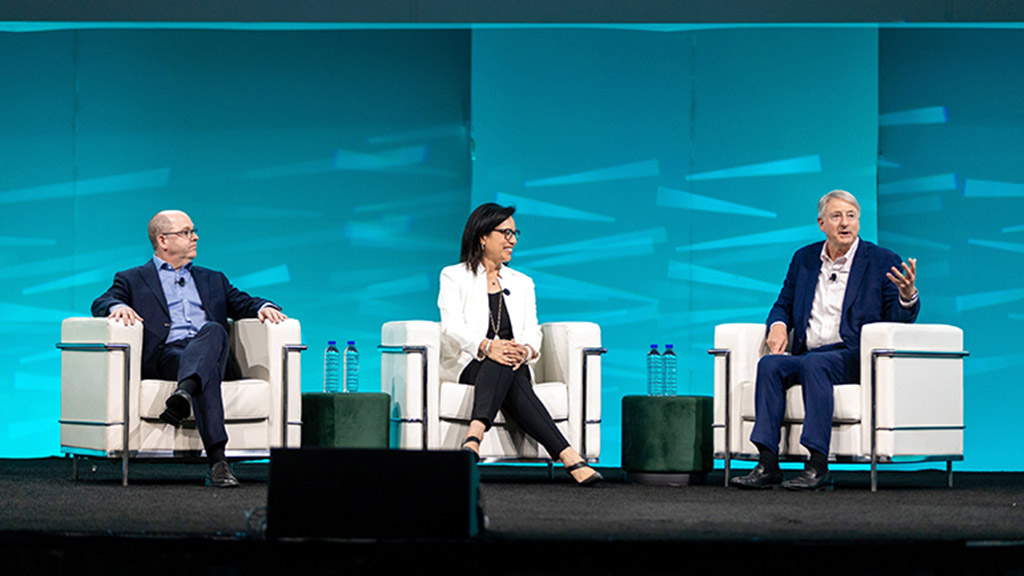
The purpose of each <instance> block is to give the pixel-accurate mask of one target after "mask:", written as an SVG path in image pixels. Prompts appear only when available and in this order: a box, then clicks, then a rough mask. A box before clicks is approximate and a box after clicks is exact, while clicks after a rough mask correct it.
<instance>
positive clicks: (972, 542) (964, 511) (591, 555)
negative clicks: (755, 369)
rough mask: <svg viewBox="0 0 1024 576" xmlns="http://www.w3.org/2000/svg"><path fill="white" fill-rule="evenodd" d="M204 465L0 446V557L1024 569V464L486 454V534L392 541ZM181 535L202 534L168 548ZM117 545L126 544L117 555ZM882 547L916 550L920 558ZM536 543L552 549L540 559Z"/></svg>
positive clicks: (521, 566) (255, 475)
mask: <svg viewBox="0 0 1024 576" xmlns="http://www.w3.org/2000/svg"><path fill="white" fill-rule="evenodd" d="M205 471H206V467H205V466H204V465H202V464H166V463H139V464H133V465H132V466H131V468H130V485H129V486H128V487H122V486H121V485H120V468H119V466H118V465H117V464H116V463H113V462H107V461H97V462H95V464H94V465H93V464H91V463H86V464H85V465H84V466H82V467H81V469H80V479H79V480H78V481H73V480H72V479H71V461H70V460H67V459H62V458H50V459H40V460H0V553H2V555H0V568H2V567H3V566H4V564H5V563H8V562H16V564H13V566H14V567H15V568H21V569H33V570H35V569H42V570H43V572H45V573H62V572H63V569H64V568H67V569H68V570H70V569H71V568H72V567H73V566H72V564H71V560H72V559H77V561H78V562H79V563H78V564H77V567H78V569H76V570H74V571H76V572H79V573H80V572H81V570H80V569H82V568H88V567H89V566H93V564H92V562H96V563H97V564H96V565H95V566H96V568H97V569H99V568H100V567H101V566H105V569H104V570H106V569H109V568H110V567H111V565H110V564H109V562H115V565H116V563H117V562H122V561H123V562H125V563H126V565H130V562H131V559H132V558H137V557H140V556H146V560H151V559H152V557H153V554H156V555H157V556H156V557H160V555H161V554H164V553H170V554H172V556H171V557H172V558H173V557H174V554H179V555H180V554H184V555H185V556H186V558H188V559H189V561H188V562H186V563H185V564H186V565H188V566H191V569H192V571H193V573H194V570H195V569H196V566H197V565H199V566H206V563H205V562H202V559H203V558H206V556H205V555H206V554H210V555H213V556H216V557H218V558H220V557H222V556H226V558H232V559H231V560H228V564H229V565H232V566H236V567H241V565H242V564H245V565H249V563H253V564H252V566H251V567H252V568H266V567H267V566H268V564H266V563H261V562H260V561H259V559H260V558H261V557H263V555H264V554H270V553H271V552H273V558H274V559H275V561H280V560H282V559H288V558H292V559H293V560H292V561H294V562H300V564H301V560H299V559H305V560H308V561H312V559H315V558H319V557H321V556H322V555H326V556H330V557H335V556H336V555H337V551H338V550H346V551H347V552H346V554H345V556H344V557H345V558H346V560H345V561H344V562H346V563H347V562H349V561H350V560H351V559H362V560H360V563H359V564H358V566H349V567H350V568H357V567H362V568H365V569H368V571H371V572H372V571H375V569H374V570H369V568H370V567H378V568H380V567H388V568H393V569H403V568H405V567H406V564H404V563H406V562H408V567H410V568H415V567H418V568H422V567H423V566H424V565H429V564H431V563H434V562H436V563H445V562H447V561H449V560H450V558H451V557H455V558H458V557H466V558H471V559H472V558H476V557H478V558H479V559H480V560H481V561H485V562H486V559H487V558H490V557H491V555H492V554H498V555H502V556H505V557H507V558H508V559H507V560H506V562H505V563H504V564H502V569H498V571H499V572H505V573H524V572H526V573H531V572H532V573H540V572H558V573H562V574H564V573H566V571H568V572H572V571H574V570H572V569H568V570H567V569H566V566H565V565H563V563H562V562H560V561H559V559H560V558H562V559H563V560H565V561H569V562H570V563H571V562H578V561H582V562H583V564H582V565H589V566H590V567H591V568H593V569H596V571H597V572H598V573H621V572H625V571H633V570H634V569H638V568H640V567H644V568H645V571H648V572H650V571H653V572H656V573H661V571H660V570H659V569H658V568H657V567H658V566H661V564H659V563H658V562H659V559H666V560H667V559H668V557H670V556H671V557H673V558H675V557H676V556H679V555H682V556H680V558H678V559H677V560H678V561H682V560H683V559H685V557H686V556H689V555H691V554H700V555H701V556H704V555H711V557H713V558H715V559H716V560H715V562H716V564H721V563H722V562H725V563H726V565H730V566H732V565H743V564H746V561H743V560H742V558H743V557H744V556H747V555H749V554H757V555H760V557H767V558H771V559H773V561H774V562H776V563H782V564H784V565H785V564H786V563H787V562H789V559H790V558H792V559H793V562H794V563H793V564H792V566H799V565H800V564H799V562H803V561H806V560H807V559H813V558H815V557H819V558H827V559H831V558H832V557H833V556H834V555H835V554H841V555H844V556H846V555H847V554H849V555H852V556H854V557H856V558H857V559H858V560H857V561H856V562H847V561H842V560H841V561H840V563H839V564H837V565H834V566H831V567H830V569H829V571H830V572H831V573H836V572H839V573H864V574H867V573H900V572H902V571H903V569H907V568H913V569H914V570H917V571H920V570H921V569H925V570H926V572H927V571H930V572H931V573H956V572H949V571H950V570H952V568H953V566H954V565H959V564H961V563H970V564H971V565H973V566H975V567H977V568H984V569H985V570H984V571H985V572H987V573H1017V574H1019V573H1020V571H1021V570H1024V474H1021V473H966V472H965V473H956V474H955V476H954V479H955V487H954V488H953V489H948V488H946V487H945V473H944V472H941V471H937V470H935V471H931V470H929V471H919V472H885V471H884V470H883V472H882V473H881V475H880V490H879V491H878V492H876V493H871V492H870V490H869V484H868V475H867V473H866V472H837V473H835V474H834V475H835V477H836V483H835V484H836V489H835V490H834V491H832V492H821V493H813V494H804V493H791V492H786V491H783V490H769V491H761V492H745V491H739V490H735V489H727V488H724V487H722V485H721V483H722V473H721V471H719V472H717V473H713V474H712V475H711V477H710V478H709V481H708V484H706V485H701V486H686V487H669V486H638V485H633V484H627V483H625V482H624V474H623V473H622V472H621V471H619V470H610V469H602V473H603V474H604V475H605V477H606V478H607V479H608V481H607V482H605V483H603V484H601V485H599V486H597V487H595V488H592V489H581V488H578V487H576V486H574V485H572V483H571V482H570V481H569V478H568V476H567V475H566V474H565V473H564V472H562V471H561V470H558V469H556V472H555V478H554V480H549V479H548V477H547V469H546V468H544V467H513V466H481V480H482V482H481V498H482V502H483V506H484V511H485V513H486V515H487V518H488V525H487V529H486V531H485V532H484V533H483V534H481V536H479V537H477V538H475V539H471V540H470V539H467V540H466V541H461V542H459V541H445V542H432V541H428V540H418V541H412V540H405V541H402V540H391V541H386V542H381V541H375V540H356V541H339V540H328V539H305V540H287V541H275V540H271V539H267V538H265V537H264V536H263V533H262V530H261V522H260V521H261V520H262V519H263V518H264V517H265V512H266V510H265V506H266V497H267V485H266V481H267V476H268V465H267V464H266V463H265V462H263V463H259V462H257V463H238V464H236V465H235V472H236V474H237V475H238V477H239V479H240V481H241V483H242V486H241V487H240V488H238V489H231V490H215V489H207V488H204V487H203V486H202V480H203V476H204V475H205ZM424 497H425V498H429V497H430V495H429V494H424ZM339 521H344V519H339ZM395 521H396V522H401V519H400V518H396V519H395ZM178 542H186V543H189V544H187V545H181V546H180V551H179V552H177V553H172V552H166V550H167V549H168V548H171V549H172V550H173V549H176V548H179V544H177V543H178ZM125 543H130V544H131V545H130V546H127V545H125ZM103 550H109V551H110V552H111V555H110V556H111V557H115V558H118V559H117V560H106V562H108V564H105V565H104V564H103V562H104V560H103V557H104V553H103ZM126 550H127V552H126ZM414 552H417V553H418V554H420V556H418V557H419V558H420V560H419V561H415V558H417V556H416V554H415V553H414ZM872 552H875V553H877V554H882V555H889V556H891V555H892V554H896V556H895V558H899V557H903V556H905V557H906V561H905V562H909V564H906V563H904V562H899V561H897V562H895V563H894V560H893V557H890V558H886V559H884V560H883V559H881V558H878V557H876V554H873V553H872ZM236 554H237V557H236ZM410 554H412V555H411V556H410ZM531 555H532V556H533V557H535V558H543V559H544V561H545V563H543V564H541V565H534V564H532V563H530V561H529V558H530V557H531ZM563 556H564V558H563ZM55 558H59V561H57V560H55ZM243 558H244V559H243ZM89 559H92V560H89ZM40 562H44V564H40ZM47 562H48V563H50V564H46V563H47ZM54 562H56V564H53V563H54ZM424 562H425V564H424ZM550 562H553V564H551V563H550ZM689 562H690V560H686V563H685V565H689ZM240 563H241V564H240ZM737 563H739V564H737ZM51 564H52V568H53V569H50V567H49V566H50V565H51ZM147 564H149V562H148V561H147ZM671 565H672V564H666V565H665V566H666V567H670V566H671ZM676 565H677V566H681V565H683V564H676ZM176 566H177V564H175V563H174V562H173V561H172V562H170V563H167V564H161V570H158V572H161V571H162V572H165V573H178V571H177V570H176ZM534 568H535V569H534ZM85 571H86V572H88V570H87V569H86V570H85ZM356 571H360V570H358V569H357V570H356ZM489 571H490V572H494V570H493V569H492V570H489ZM672 571H675V570H672V569H668V568H667V572H672ZM200 572H202V570H200ZM0 573H3V574H13V573H15V572H8V571H6V570H0Z"/></svg>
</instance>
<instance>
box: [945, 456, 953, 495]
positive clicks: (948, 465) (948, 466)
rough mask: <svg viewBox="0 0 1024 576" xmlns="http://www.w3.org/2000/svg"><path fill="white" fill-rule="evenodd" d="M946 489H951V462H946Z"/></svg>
mask: <svg viewBox="0 0 1024 576" xmlns="http://www.w3.org/2000/svg"><path fill="white" fill-rule="evenodd" d="M946 487H947V488H952V487H953V461H952V460H946Z"/></svg>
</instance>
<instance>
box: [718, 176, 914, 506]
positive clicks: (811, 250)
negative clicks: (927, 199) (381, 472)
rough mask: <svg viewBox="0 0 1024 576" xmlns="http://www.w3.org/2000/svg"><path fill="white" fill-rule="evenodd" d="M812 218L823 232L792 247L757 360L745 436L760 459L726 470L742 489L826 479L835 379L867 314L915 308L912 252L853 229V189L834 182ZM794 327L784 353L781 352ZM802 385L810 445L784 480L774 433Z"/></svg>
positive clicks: (856, 219) (847, 378)
mask: <svg viewBox="0 0 1024 576" xmlns="http://www.w3.org/2000/svg"><path fill="white" fill-rule="evenodd" d="M818 226H819V227H820V228H821V231H822V232H824V233H825V241H824V242H817V243H815V244H811V245H809V246H804V247H803V248H801V249H799V250H797V252H796V254H794V255H793V260H792V261H791V262H790V264H789V271H788V272H787V273H786V280H785V281H784V282H783V285H782V291H781V292H780V293H779V297H778V300H776V302H775V305H774V306H773V307H772V309H771V312H769V314H768V321H767V331H768V335H767V339H766V344H767V346H768V352H769V355H767V356H764V357H763V358H761V360H760V362H758V364H757V380H756V387H755V392H754V400H755V415H756V419H755V422H754V430H753V432H752V433H751V435H750V441H751V442H753V443H754V445H755V446H756V447H757V450H758V453H759V462H758V465H757V466H756V467H755V468H754V470H753V471H752V472H751V473H750V474H748V475H746V476H741V477H737V478H732V479H731V480H730V484H732V485H733V486H737V487H740V488H769V487H771V486H774V485H778V484H781V485H782V487H783V488H787V489H791V490H820V489H823V488H830V487H831V485H832V479H831V476H830V475H829V473H828V453H829V444H830V442H831V438H832V411H833V390H832V386H833V385H834V384H841V383H844V382H857V381H858V379H859V376H860V332H861V328H862V327H863V326H864V325H865V324H868V323H870V322H913V321H914V320H916V319H917V312H918V310H919V309H920V307H921V306H920V301H919V299H918V294H917V289H916V288H915V286H914V279H915V277H916V275H917V261H916V260H915V259H913V258H910V259H908V261H907V262H902V261H901V260H900V257H899V256H897V255H896V254H895V253H894V252H891V251H889V250H886V249H885V248H880V247H879V246H876V245H874V244H872V243H870V242H868V241H866V240H861V239H860V237H859V236H858V233H859V232H860V204H859V203H858V202H857V199H856V198H854V197H853V195H852V194H850V193H849V192H846V191H843V190H833V191H832V192H829V193H828V194H825V195H824V196H822V197H821V199H820V200H819V201H818ZM790 330H792V331H793V342H792V348H791V354H786V353H785V352H786V346H787V345H788V344H789V341H788V340H789V336H788V332H789V331H790ZM794 384H800V385H801V387H802V391H803V400H804V426H803V432H802V434H801V436H800V444H801V445H803V446H804V447H805V448H807V450H808V451H810V459H809V460H808V462H807V466H806V467H805V468H804V471H803V473H802V474H801V475H800V476H799V477H797V478H794V479H791V480H788V481H785V482H783V477H782V471H781V470H780V469H779V456H778V452H779V435H780V432H779V430H780V427H781V425H782V418H783V414H784V412H785V410H786V389H787V388H789V387H790V386H793V385H794Z"/></svg>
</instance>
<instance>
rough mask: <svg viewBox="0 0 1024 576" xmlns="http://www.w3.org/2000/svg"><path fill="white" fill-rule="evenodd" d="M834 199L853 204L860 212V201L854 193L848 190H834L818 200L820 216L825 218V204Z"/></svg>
mask: <svg viewBox="0 0 1024 576" xmlns="http://www.w3.org/2000/svg"><path fill="white" fill-rule="evenodd" d="M832 199H836V200H842V201H844V202H849V203H850V204H853V207H854V208H856V209H857V213H858V214H860V202H857V199H856V198H854V197H853V194H850V193H849V192H847V191H846V190H833V191H831V192H829V193H828V194H825V195H824V196H822V197H821V199H820V200H818V218H825V206H826V205H827V204H828V201H829V200H832Z"/></svg>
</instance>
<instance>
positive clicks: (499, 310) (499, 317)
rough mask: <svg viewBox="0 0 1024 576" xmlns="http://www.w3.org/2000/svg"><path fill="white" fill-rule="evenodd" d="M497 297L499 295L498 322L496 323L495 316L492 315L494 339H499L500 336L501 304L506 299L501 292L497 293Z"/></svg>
mask: <svg viewBox="0 0 1024 576" xmlns="http://www.w3.org/2000/svg"><path fill="white" fill-rule="evenodd" d="M497 295H498V314H497V316H498V321H497V322H495V321H494V315H493V314H492V315H490V320H491V328H493V329H494V337H495V338H498V337H499V336H498V331H499V330H501V303H502V302H504V301H505V299H504V298H502V297H501V292H497Z"/></svg>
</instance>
